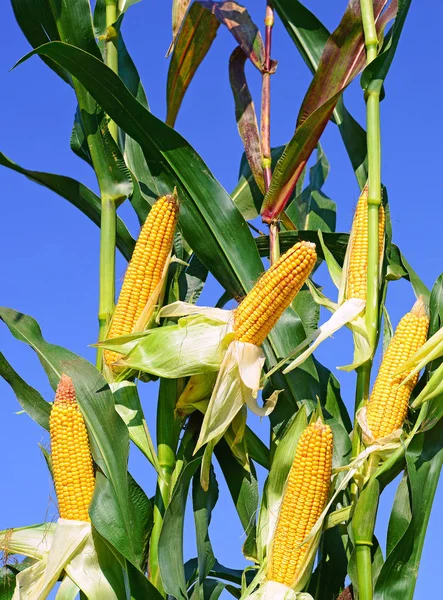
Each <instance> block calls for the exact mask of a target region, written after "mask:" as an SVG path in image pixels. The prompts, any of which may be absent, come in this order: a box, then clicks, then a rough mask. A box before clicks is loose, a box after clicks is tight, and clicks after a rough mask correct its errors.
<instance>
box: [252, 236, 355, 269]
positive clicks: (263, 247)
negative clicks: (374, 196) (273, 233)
mask: <svg viewBox="0 0 443 600" xmlns="http://www.w3.org/2000/svg"><path fill="white" fill-rule="evenodd" d="M322 238H323V241H324V244H325V246H326V248H327V249H328V250H329V251H330V252H331V254H332V256H333V257H334V258H335V260H336V261H337V262H338V264H339V265H340V266H342V265H343V261H344V258H345V254H346V248H347V245H348V240H349V234H347V233H329V232H324V233H322ZM279 239H280V249H281V252H286V250H289V248H291V247H292V246H293V245H294V244H296V243H297V242H300V241H301V240H305V241H307V242H314V244H315V245H316V249H315V250H316V252H317V255H318V256H319V258H322V259H324V258H325V255H324V252H323V249H322V246H321V243H320V238H319V234H318V231H303V230H299V231H281V232H280V235H279ZM255 243H256V244H257V248H258V251H259V252H260V255H261V256H269V237H268V236H267V235H266V236H265V235H261V236H259V237H257V238H255Z"/></svg>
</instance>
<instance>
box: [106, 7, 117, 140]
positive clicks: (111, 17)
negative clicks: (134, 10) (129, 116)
mask: <svg viewBox="0 0 443 600" xmlns="http://www.w3.org/2000/svg"><path fill="white" fill-rule="evenodd" d="M105 1H106V33H107V39H106V64H107V65H108V67H109V68H110V69H112V70H113V71H114V73H118V50H117V44H116V31H115V29H114V27H113V25H114V23H115V22H116V21H117V17H118V8H117V0H105ZM108 129H109V133H110V134H111V135H112V137H113V138H114V140H115V142H117V136H118V126H117V123H115V122H114V121H109V123H108Z"/></svg>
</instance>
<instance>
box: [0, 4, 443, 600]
mask: <svg viewBox="0 0 443 600" xmlns="http://www.w3.org/2000/svg"><path fill="white" fill-rule="evenodd" d="M170 4H171V3H170V2H159V3H156V5H154V3H152V2H148V0H143V1H142V2H141V3H140V4H137V5H135V6H134V7H132V8H131V9H130V10H129V12H128V14H127V16H126V18H125V23H124V35H125V40H126V44H127V46H128V48H129V50H130V52H131V54H132V57H133V59H134V60H135V62H136V64H137V66H138V69H139V72H140V74H141V77H142V80H143V82H144V85H145V89H146V92H147V96H148V99H149V102H150V105H151V109H152V111H153V113H154V114H156V115H157V116H158V117H160V118H164V116H165V112H166V104H165V95H166V92H165V90H166V77H167V70H168V61H167V60H166V59H165V58H164V55H165V52H166V49H167V47H168V45H169V42H170V8H171V6H170ZM245 5H246V6H247V8H248V9H249V10H250V12H251V14H252V16H253V18H254V20H255V22H256V23H257V24H259V26H261V24H262V21H263V13H264V10H263V8H264V7H263V6H262V5H264V2H257V0H255V1H252V0H247V1H246V2H245ZM306 5H307V6H308V7H309V8H310V9H311V10H313V11H314V12H316V13H317V14H318V16H319V17H320V18H321V20H322V21H323V22H324V23H325V24H326V25H327V26H328V27H329V28H330V29H333V28H334V27H335V26H336V25H337V24H338V22H339V20H340V18H341V15H342V13H343V11H344V9H345V6H346V2H345V1H344V0H336V1H335V2H333V3H332V2H331V3H326V2H318V1H317V2H315V1H313V0H309V1H306ZM431 8H432V18H431V19H430V18H429V14H430V9H431ZM442 19H443V8H442V7H441V5H440V4H439V3H437V2H431V3H427V6H426V7H425V5H424V3H421V2H419V1H418V0H416V1H415V3H413V5H412V8H411V10H410V14H409V16H408V20H407V22H406V26H405V30H404V34H403V37H402V39H401V42H400V46H399V49H398V52H397V57H396V60H395V61H394V64H393V66H392V68H391V72H390V74H389V78H388V80H387V83H386V94H387V95H386V99H385V101H384V102H383V104H382V143H383V146H382V147H383V181H384V182H385V184H386V185H387V187H388V190H389V200H390V206H391V213H392V219H393V228H394V242H395V243H397V244H398V245H399V246H400V247H401V248H402V250H403V252H404V253H405V255H406V257H407V259H408V260H409V262H410V263H411V264H412V265H413V267H414V268H415V269H416V270H417V271H418V273H419V274H420V276H421V277H422V279H423V280H424V281H425V283H426V284H427V285H428V286H431V285H432V283H433V282H434V281H435V279H436V278H437V276H438V275H439V274H440V272H441V270H442V262H441V234H440V227H441V226H440V223H441V211H442V208H443V207H442V195H441V159H442V155H441V147H440V143H439V142H440V140H439V138H438V137H437V136H438V135H439V134H440V133H441V131H442V125H443V122H442V121H443V117H442V114H441V106H442V102H443V91H442V87H441V78H439V77H438V76H434V73H436V72H437V69H438V64H439V63H438V61H437V57H438V55H439V54H440V55H441V49H440V43H439V40H440V37H441V31H440V26H439V25H440V23H441V21H442ZM2 39H3V52H2V53H1V54H0V86H1V90H2V94H1V95H0V132H1V133H0V150H1V151H2V152H4V153H5V154H6V155H7V156H8V157H10V158H11V159H12V160H14V161H15V162H17V163H19V164H20V165H22V166H25V167H28V168H31V169H35V170H46V171H51V172H54V173H60V174H65V175H70V176H72V177H74V178H76V179H78V180H80V181H82V182H83V183H85V184H86V185H89V186H90V187H91V188H93V189H96V187H97V186H96V182H95V178H94V174H93V172H92V171H91V170H90V169H89V167H88V166H87V165H86V164H85V163H84V162H82V161H80V160H79V159H77V158H76V157H75V155H73V154H72V152H71V151H70V148H69V137H70V133H71V127H72V122H73V115H74V110H75V105H76V102H75V98H74V96H73V94H72V91H71V89H70V88H69V87H68V86H66V84H64V83H63V82H62V81H61V80H60V79H59V78H57V76H56V75H54V74H53V73H52V71H50V70H49V69H48V68H47V67H46V66H45V65H44V64H43V63H42V62H41V61H40V60H39V59H37V58H33V59H32V60H30V61H28V62H26V63H25V64H23V65H21V66H20V67H19V68H17V69H16V70H14V71H13V72H9V69H10V67H11V66H12V65H13V64H14V63H15V61H16V60H17V59H18V58H20V57H21V56H22V55H23V54H25V53H26V52H27V51H28V49H29V46H28V43H27V42H26V40H25V38H24V37H23V35H22V34H21V32H20V30H19V28H18V26H17V25H16V23H15V20H14V16H13V13H12V9H11V7H10V5H9V3H5V6H4V7H3V27H2ZM422 40H423V41H422ZM424 40H425V41H424ZM233 48H234V41H233V39H232V37H231V36H230V34H229V33H228V31H227V30H224V29H223V28H220V30H219V33H218V36H217V38H216V40H215V42H214V44H213V47H212V49H211V51H210V53H209V55H208V56H207V58H206V60H205V62H204V64H203V65H202V67H201V69H200V70H199V72H198V73H197V76H196V78H195V80H194V81H193V83H192V84H191V87H190V89H189V91H188V94H187V96H186V98H185V100H184V103H183V106H182V109H181V112H180V114H179V116H178V119H177V124H176V127H177V129H178V130H179V131H180V133H181V134H182V135H184V137H185V138H187V139H188V140H189V142H190V143H191V144H192V145H193V146H194V147H195V149H196V150H197V151H198V152H199V153H200V154H201V156H202V157H203V158H204V160H205V161H206V163H207V164H208V166H209V167H210V169H211V170H212V171H213V173H214V174H215V176H216V177H217V178H218V179H219V181H220V182H221V183H222V184H223V185H224V186H225V187H226V189H227V190H228V191H229V190H232V189H233V188H234V187H235V184H236V179H237V174H238V166H239V161H240V157H241V153H242V145H241V142H240V139H239V137H238V134H237V129H236V123H235V119H234V107H233V100H232V95H231V91H230V87H229V81H228V68H227V65H228V58H229V55H230V53H231V51H232V49H233ZM272 54H273V58H275V59H277V60H278V61H279V66H278V70H277V73H276V74H275V75H274V76H273V78H272V121H271V122H272V134H271V137H272V145H281V144H284V143H286V142H287V141H288V140H289V139H290V137H291V135H292V133H293V130H294V125H295V120H296V116H297V113H298V109H299V107H300V104H301V101H302V99H303V96H304V94H305V91H306V89H307V87H308V85H309V82H310V73H309V71H308V69H307V68H306V66H305V65H304V63H303V62H302V60H301V59H300V58H299V56H298V54H297V51H296V49H295V47H294V46H293V44H292V42H291V40H290V38H289V37H288V35H287V33H286V31H285V30H284V28H283V27H282V25H281V23H280V22H279V21H278V19H277V22H276V26H275V30H274V41H273V53H272ZM248 76H249V82H250V86H251V90H252V93H253V94H254V97H255V101H256V104H257V105H258V104H259V93H260V79H259V75H258V72H256V71H255V70H254V69H253V68H252V67H251V68H249V69H248ZM346 99H347V105H348V108H349V109H350V110H351V112H352V114H353V115H354V116H355V117H357V118H358V119H359V120H360V121H361V122H362V123H363V122H364V112H365V110H364V102H363V97H362V92H361V89H360V87H359V84H358V81H356V82H354V84H353V85H352V86H351V87H350V89H349V90H348V91H347V92H346ZM322 143H323V146H324V149H325V151H326V154H327V156H328V159H329V161H330V163H331V173H330V176H329V179H328V181H327V183H326V186H325V192H326V193H327V194H328V195H329V196H330V197H331V198H332V199H333V200H335V202H336V203H337V207H338V214H337V230H339V231H348V230H349V228H350V225H351V220H352V214H353V210H354V207H355V204H356V202H357V198H358V188H357V184H356V181H355V178H354V175H353V171H352V169H351V166H350V163H349V160H348V158H347V156H346V153H345V151H344V148H343V145H342V142H341V139H340V137H339V135H338V132H337V130H336V128H335V126H334V125H332V124H330V125H328V127H327V129H326V132H325V134H324V136H323V139H322ZM0 182H1V189H2V203H1V205H2V233H1V236H0V252H1V256H2V286H1V291H0V303H1V304H3V305H6V306H10V307H13V308H15V309H17V310H20V311H22V312H25V313H27V314H31V315H32V316H34V317H35V318H36V319H37V320H38V322H39V323H40V325H41V327H42V330H43V333H44V335H45V337H46V338H47V339H48V340H49V341H51V342H53V343H57V344H60V345H64V346H66V347H67V348H69V349H71V350H73V351H74V352H77V353H78V354H81V355H83V356H85V357H86V358H89V359H90V360H93V358H94V352H93V349H91V348H89V347H88V344H91V343H93V342H94V341H95V339H96V332H97V319H96V313H97V287H98V249H99V231H98V229H97V228H96V226H95V225H94V224H92V223H91V222H90V221H89V220H88V219H87V218H86V217H85V216H84V215H83V214H81V213H80V212H78V211H77V210H76V209H75V208H73V207H72V206H71V205H69V204H68V203H66V202H65V201H64V200H63V199H61V198H59V197H58V196H56V195H55V194H53V193H51V192H49V191H47V190H46V189H44V188H43V187H39V186H37V185H36V184H34V183H32V182H30V181H28V180H26V179H25V178H23V177H22V176H21V175H18V174H15V173H12V172H10V171H8V170H6V169H4V168H2V169H1V170H0ZM120 214H121V215H122V216H123V217H124V218H125V219H126V220H127V223H128V225H129V226H130V228H131V230H132V232H133V234H134V235H136V233H137V225H136V221H135V218H134V216H133V214H132V211H131V209H130V207H128V206H125V205H124V206H123V207H122V208H121V209H120ZM124 269H125V263H124V261H123V259H122V258H121V257H120V256H118V261H117V274H118V278H119V281H120V280H121V277H122V275H123V273H124ZM321 283H323V284H324V285H326V289H327V290H331V287H330V286H329V284H328V277H327V274H326V273H325V271H322V281H321ZM331 291H332V290H331ZM218 293H219V288H218V284H216V283H215V282H211V284H210V286H209V288H208V289H207V290H206V291H205V300H206V301H207V302H210V301H213V300H214V299H216V298H217V297H218ZM413 300H414V298H413V294H412V291H411V289H410V287H409V285H408V284H406V283H405V282H398V283H394V284H391V286H390V288H389V295H388V308H389V311H390V314H391V318H392V321H393V323H394V324H396V323H397V322H398V320H399V319H400V318H401V316H402V315H403V314H404V313H405V312H407V311H408V310H409V308H410V306H411V305H412V303H413ZM350 342H351V341H350V337H349V335H348V334H347V333H346V332H343V333H339V334H337V335H336V336H335V338H334V339H333V340H330V341H328V342H327V343H325V344H324V345H323V347H322V348H321V349H320V351H319V352H318V354H317V356H318V358H319V359H320V360H321V361H322V362H324V363H325V364H326V365H327V366H328V367H329V368H331V369H334V368H335V366H336V364H335V357H336V356H338V355H343V356H346V358H348V357H349V355H350ZM0 348H1V350H2V352H4V354H5V355H6V357H7V358H8V360H9V361H10V362H11V363H12V365H13V366H14V367H15V368H16V369H17V370H18V372H19V373H20V374H21V375H22V376H23V377H25V378H26V380H27V381H28V382H29V383H30V384H31V385H33V386H35V387H37V388H38V389H39V390H40V391H41V392H42V393H43V395H44V396H45V397H46V398H47V399H51V395H52V393H51V390H50V388H49V385H48V383H47V381H46V378H45V375H44V373H43V371H42V370H41V368H40V366H39V363H38V361H37V360H36V358H35V356H34V354H33V352H32V351H30V350H29V349H28V348H27V347H26V346H24V345H23V344H20V343H19V342H16V341H15V340H13V339H12V338H11V336H10V335H9V333H8V332H7V331H6V328H5V327H0ZM341 363H342V364H343V363H344V361H343V360H341ZM338 377H339V379H340V382H341V384H342V393H343V397H344V399H345V402H346V404H347V405H348V406H349V407H350V406H352V405H353V394H354V384H355V377H354V375H353V374H342V373H339V374H338ZM0 394H1V402H0V438H1V439H2V445H3V448H4V454H3V456H4V467H3V471H4V477H3V478H4V483H3V490H4V492H3V494H1V496H0V529H3V528H6V527H12V526H22V525H26V524H31V523H37V522H41V521H43V520H45V519H47V518H50V519H51V518H53V517H54V515H55V505H54V496H53V492H52V489H51V484H50V478H49V475H48V472H47V470H46V466H45V464H44V460H43V457H42V455H41V453H40V450H39V448H38V444H39V443H42V444H47V443H48V439H47V435H46V434H45V432H44V431H43V430H42V429H40V428H39V427H38V426H37V425H36V424H35V423H34V422H33V421H31V419H30V418H29V417H27V416H26V415H17V414H15V413H16V411H17V410H19V405H18V403H17V401H16V399H15V396H14V395H13V393H12V392H11V390H10V388H9V387H8V385H7V384H5V383H4V382H3V381H0ZM142 397H143V402H144V407H145V413H146V415H147V417H148V421H149V424H150V426H151V431H153V430H154V414H155V399H156V389H155V387H154V386H144V388H143V392H142ZM251 423H252V424H253V425H254V427H255V428H256V430H257V431H261V432H263V435H264V436H265V439H267V424H266V422H263V423H259V422H258V420H257V419H256V420H252V421H251ZM131 469H132V471H133V473H134V475H135V476H136V478H137V479H138V480H139V481H140V483H141V484H142V485H143V486H144V487H145V489H146V490H147V491H148V492H149V493H152V492H153V489H154V478H153V474H152V470H151V469H150V467H149V465H147V463H146V462H145V461H143V460H141V458H140V456H138V455H137V453H136V452H133V456H132V458H131ZM260 474H261V475H262V476H263V472H260ZM219 484H220V493H221V497H220V501H219V503H218V506H217V507H216V509H215V511H214V515H213V522H212V525H211V537H212V542H213V545H214V550H215V554H216V556H217V557H218V559H219V560H220V562H222V563H225V564H227V565H228V566H231V567H239V566H241V565H243V564H244V561H243V558H242V555H241V544H242V542H243V538H242V530H241V527H240V524H239V522H238V519H237V517H236V514H235V511H234V509H233V506H232V503H231V501H230V498H229V496H228V493H227V490H226V486H225V485H224V484H223V481H222V478H221V477H219ZM394 491H395V490H393V489H392V488H391V489H388V490H387V491H386V493H385V494H384V496H383V499H382V503H381V508H380V520H379V525H378V527H377V532H378V535H379V538H380V540H381V541H382V543H384V542H383V540H384V533H383V532H384V530H385V527H386V524H387V519H388V516H389V509H390V504H391V503H392V499H393V494H394ZM228 523H229V535H226V527H227V524H228ZM191 525H192V523H191V522H190V521H189V523H188V526H187V530H186V532H185V533H186V535H187V538H188V541H187V542H186V552H187V555H188V557H190V556H191V555H192V553H193V542H192V541H191V539H192V531H191ZM442 527H443V486H442V485H441V486H440V487H439V489H438V491H437V496H436V499H435V506H434V510H433V513H432V515H431V520H430V524H429V529H428V536H427V539H426V543H425V547H424V552H423V558H422V564H421V567H420V573H419V579H418V585H417V588H416V595H415V598H417V599H418V600H420V599H422V598H423V599H424V598H426V597H428V594H430V593H432V591H433V590H435V589H436V588H437V586H439V584H440V578H439V575H438V569H437V566H438V564H439V558H438V557H439V552H438V551H437V549H438V550H439V549H440V538H441V533H440V532H441V530H442Z"/></svg>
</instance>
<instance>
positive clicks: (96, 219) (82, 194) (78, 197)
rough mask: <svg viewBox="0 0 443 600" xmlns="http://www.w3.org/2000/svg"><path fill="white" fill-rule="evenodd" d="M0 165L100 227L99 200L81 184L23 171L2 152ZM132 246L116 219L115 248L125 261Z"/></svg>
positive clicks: (39, 172)
mask: <svg viewBox="0 0 443 600" xmlns="http://www.w3.org/2000/svg"><path fill="white" fill-rule="evenodd" d="M0 165H2V166H4V167H7V168H8V169H12V170H13V171H16V172H17V173H21V174H22V175H25V176H26V177H27V178H28V179H30V180H31V181H35V182H36V183H39V184H40V185H44V186H45V187H47V188H48V189H50V190H52V191H53V192H55V193H56V194H58V195H59V196H61V197H62V198H65V200H67V201H68V202H70V203H71V204H73V205H74V206H76V207H77V208H78V209H80V210H81V211H82V213H83V214H85V215H86V216H87V217H89V218H90V219H91V221H92V222H93V223H95V224H96V225H97V226H98V227H100V215H101V203H100V198H99V197H98V196H97V195H96V194H94V192H92V191H91V190H90V189H89V188H87V187H86V186H84V185H83V184H82V183H80V182H78V181H76V180H75V179H71V178H70V177H65V176H63V175H55V174H53V173H44V172H41V171H31V170H29V169H24V168H23V167H20V166H19V165H17V164H16V163H14V162H12V160H10V159H9V158H8V157H7V156H5V155H4V154H3V153H2V152H0ZM134 245H135V241H134V239H133V238H132V236H131V234H130V233H129V231H128V229H127V227H126V225H125V224H124V223H123V221H122V220H121V219H120V217H117V248H118V249H119V250H120V252H121V253H122V254H123V256H124V257H125V258H126V259H127V260H129V259H130V258H131V255H132V251H133V249H134Z"/></svg>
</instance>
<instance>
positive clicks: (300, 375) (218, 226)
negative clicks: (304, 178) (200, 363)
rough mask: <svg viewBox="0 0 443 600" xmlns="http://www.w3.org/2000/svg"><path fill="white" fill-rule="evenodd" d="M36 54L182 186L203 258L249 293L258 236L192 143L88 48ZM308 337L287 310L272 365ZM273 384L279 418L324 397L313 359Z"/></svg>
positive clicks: (162, 174)
mask: <svg viewBox="0 0 443 600" xmlns="http://www.w3.org/2000/svg"><path fill="white" fill-rule="evenodd" d="M35 52H38V53H43V54H45V55H50V56H51V57H52V58H53V59H54V60H57V61H58V62H59V63H60V64H63V65H64V66H66V67H67V68H69V70H70V71H72V74H73V75H74V76H75V77H76V78H77V79H79V80H80V81H81V82H82V84H83V85H85V87H87V89H88V90H89V91H90V92H91V93H92V94H93V95H94V98H95V100H96V101H97V102H98V103H99V104H100V105H101V106H102V107H103V109H104V110H105V111H106V112H107V114H109V115H110V117H111V118H112V119H114V120H115V121H116V122H117V123H118V124H119V126H120V127H122V128H123V129H124V130H125V131H126V133H128V134H129V135H131V137H133V138H134V139H135V140H136V141H137V142H138V143H140V145H141V147H142V148H143V151H144V154H145V157H146V159H147V161H148V162H150V161H152V164H154V163H155V164H156V169H157V174H158V182H159V185H160V184H161V185H162V186H164V187H165V188H167V189H168V190H169V191H170V190H171V189H173V188H174V186H176V187H177V190H178V194H179V197H180V199H181V211H180V222H179V225H180V227H181V229H182V232H183V234H184V237H185V239H186V241H187V242H188V244H189V245H190V246H191V247H192V248H193V250H194V251H195V253H196V254H197V256H198V257H199V259H200V260H201V262H202V263H203V264H204V265H205V266H206V267H208V268H209V269H210V270H211V272H212V273H213V274H214V276H215V277H216V278H217V279H218V280H219V281H220V283H221V284H222V285H223V286H224V287H225V289H226V290H227V291H228V292H229V293H230V294H231V296H232V297H241V296H242V295H243V294H244V292H246V291H248V290H249V289H250V288H251V286H252V284H253V283H254V282H255V281H256V280H257V278H258V276H259V275H260V273H261V272H262V271H263V265H262V262H261V260H260V258H259V255H258V252H257V251H256V248H255V245H254V240H253V237H252V235H251V234H250V232H249V230H248V227H247V224H246V222H245V221H244V220H243V218H242V217H241V215H240V213H239V212H238V211H237V209H236V208H235V205H234V204H233V202H232V200H231V199H230V197H229V196H228V195H227V194H226V192H225V191H224V190H223V188H222V187H221V186H220V185H219V184H218V182H217V181H216V180H215V179H214V178H213V176H212V174H211V173H210V171H209V170H208V168H207V166H206V165H205V164H204V163H203V161H202V160H201V158H200V157H199V156H198V155H197V153H196V152H195V151H194V150H193V149H192V148H191V147H190V146H189V144H188V143H187V142H186V141H185V140H184V139H183V138H182V137H181V136H180V135H179V134H178V133H177V132H175V131H173V130H171V129H170V128H168V127H167V126H166V125H164V124H163V123H162V122H161V121H159V120H158V119H156V118H155V117H154V116H153V115H152V114H151V113H149V111H147V110H146V109H145V108H144V107H143V106H142V105H141V104H140V103H139V102H137V100H136V99H135V98H134V97H133V96H132V94H131V93H130V92H129V91H128V90H127V88H125V86H124V85H123V84H122V82H121V80H120V79H119V78H118V76H117V75H116V74H115V73H113V71H111V70H110V69H109V68H108V67H106V65H104V64H103V63H102V62H101V61H99V60H97V59H96V58H94V57H93V56H91V55H89V54H88V53H86V52H84V51H82V50H80V49H78V48H74V47H73V46H69V45H68V44H63V43H61V42H51V43H49V44H46V45H45V46H42V47H41V48H39V49H38V50H35V51H34V53H35ZM31 54H32V53H31ZM23 60H24V59H23ZM98 82H99V83H98ZM304 336H305V333H304V330H303V326H302V323H301V321H300V319H298V318H297V317H296V316H295V313H293V311H290V310H289V311H286V317H285V319H280V321H279V323H278V324H277V325H276V327H275V328H274V330H273V332H271V335H270V336H269V341H268V342H267V343H266V344H265V345H264V350H265V354H266V357H267V360H268V362H269V366H270V367H272V366H273V365H275V364H276V362H277V358H276V357H277V356H286V355H287V354H288V353H289V351H290V349H291V348H290V347H289V346H291V347H293V346H294V344H296V343H299V342H301V341H302V339H304ZM289 342H290V343H289ZM272 384H273V385H274V386H275V387H274V389H285V393H283V394H281V396H280V399H279V402H278V406H279V407H280V410H279V413H278V418H279V419H280V423H283V422H286V421H287V419H288V418H289V416H290V415H291V414H293V412H294V408H295V406H296V402H297V401H299V402H301V401H302V400H303V398H307V397H312V398H315V397H316V396H321V395H322V391H321V389H320V388H319V376H318V374H317V373H316V369H315V366H314V363H313V361H307V362H306V363H305V365H304V369H303V370H300V371H299V372H297V374H296V376H294V377H291V376H289V377H283V376H280V375H279V374H277V375H276V376H275V377H273V380H272ZM276 426H277V425H276Z"/></svg>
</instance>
